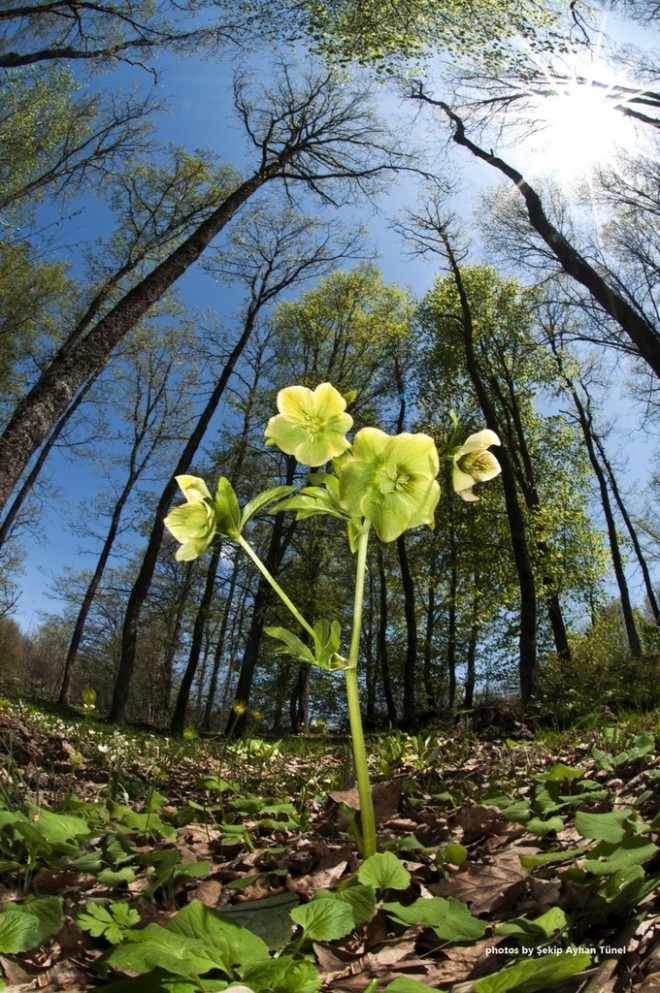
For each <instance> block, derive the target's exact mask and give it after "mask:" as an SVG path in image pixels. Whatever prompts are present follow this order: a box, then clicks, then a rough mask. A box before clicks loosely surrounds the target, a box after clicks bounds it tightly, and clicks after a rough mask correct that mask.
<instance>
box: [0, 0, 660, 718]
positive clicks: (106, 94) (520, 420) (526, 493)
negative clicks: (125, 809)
mask: <svg viewBox="0 0 660 993" xmlns="http://www.w3.org/2000/svg"><path fill="white" fill-rule="evenodd" d="M439 6H440V5H438V4H434V3H428V2H427V3H425V2H422V0H402V2H401V3H397V4H393V5H391V6H389V5H388V6H385V5H381V4H378V3H376V4H373V5H372V4H369V3H353V2H349V0H345V2H336V3H327V4H315V3H304V2H297V0H279V2H276V3H268V4H261V3H258V2H256V3H250V2H248V0H244V2H243V0H238V2H232V3H231V4H229V3H225V2H224V0H187V2H175V0H160V2H146V0H124V2H121V3H113V2H105V3H92V2H74V0H71V2H64V0H51V2H46V0H44V2H39V3H36V4H30V5H27V4H25V5H24V4H20V3H13V2H5V3H1V4H0V87H1V88H2V96H1V100H0V108H1V110H0V211H1V213H0V218H1V223H2V232H1V233H2V241H1V243H0V253H1V265H0V299H1V300H2V308H1V313H0V322H1V335H0V378H1V380H2V394H1V402H0V416H1V418H2V424H3V436H2V440H1V442H0V458H1V464H2V474H1V479H0V500H1V502H2V506H3V518H2V523H1V525H0V542H1V543H2V544H1V549H0V556H1V558H0V582H1V604H0V610H1V616H0V646H1V652H0V659H1V661H0V689H1V690H2V692H4V693H6V694H7V695H9V696H12V697H16V696H27V697H30V698H37V699H41V700H47V701H59V702H60V703H69V702H79V701H80V699H81V694H82V692H83V690H85V689H87V688H92V689H93V690H94V691H95V693H96V707H97V710H98V711H99V712H100V713H103V714H108V715H109V716H110V717H111V719H113V720H115V721H119V722H124V721H131V722H142V723H146V724H149V725H153V726H157V727H167V728H171V729H172V730H173V731H174V732H181V731H183V730H184V728H186V727H194V728H198V729H199V728H204V729H222V728H225V727H227V726H228V725H230V726H231V729H232V731H240V730H243V729H245V727H247V726H250V727H252V728H254V727H256V728H258V729H259V731H260V733H265V732H266V731H269V730H274V731H278V730H281V729H283V728H291V729H293V730H294V731H295V730H301V729H305V728H308V727H309V726H310V725H313V724H314V723H315V722H316V723H317V724H318V723H319V722H326V723H327V724H328V725H330V726H332V727H337V726H341V725H342V723H343V722H344V713H343V711H342V705H341V703H338V694H337V687H336V685H335V684H334V682H333V679H332V677H328V676H327V674H325V673H323V674H319V673H317V672H316V671H312V670H311V669H310V668H309V667H305V666H303V665H298V664H296V663H293V662H291V661H287V660H283V659H282V658H281V657H279V656H277V655H276V654H275V653H274V644H273V643H272V642H271V641H270V639H269V638H268V637H267V636H266V635H265V633H264V628H265V627H267V626H268V625H270V624H278V623H286V621H285V620H284V618H282V617H281V615H280V613H279V611H280V608H279V607H278V605H277V603H276V602H274V601H273V599H272V598H271V596H270V594H269V592H268V589H267V588H266V587H265V585H264V584H263V583H261V582H260V581H259V579H258V576H257V575H256V573H255V571H254V569H253V567H252V566H251V565H250V563H249V562H248V561H247V560H246V559H245V558H244V557H242V556H241V555H238V554H235V551H234V549H233V548H230V547H228V546H227V547H225V546H220V547H218V548H217V549H216V550H215V552H214V553H213V554H211V555H208V556H206V557H204V558H202V559H201V560H199V561H196V562H194V563H190V564H181V563H177V562H176V561H175V559H174V550H175V543H174V542H173V541H172V540H171V539H169V538H168V537H166V536H165V535H164V533H163V532H164V529H163V524H162V521H163V518H164V516H165V515H166V513H167V511H168V509H169V508H170V506H171V505H172V503H173V502H176V501H178V499H179V497H178V495H177V488H176V484H175V482H174V476H175V475H176V474H180V473H187V472H191V473H194V474H196V475H200V476H203V477H204V478H206V479H207V480H209V482H210V483H213V481H214V480H215V478H216V477H217V476H218V475H225V476H227V477H229V478H230V479H231V481H232V483H233V485H234V487H235V488H236V490H237V492H238V493H239V495H240V497H241V499H242V500H243V501H245V500H247V499H249V498H250V497H251V496H252V495H254V493H255V491H256V490H257V489H262V488H265V487H267V486H271V485H276V484H277V483H279V482H289V483H291V482H293V483H296V484H298V483H301V482H302V479H303V477H302V476H301V475H300V469H299V467H297V466H296V465H295V463H294V462H293V460H291V459H289V458H287V457H286V456H283V455H281V454H279V453H277V452H275V451H273V449H268V448H266V447H265V446H264V438H263V430H264V426H265V423H266V421H267V419H268V418H269V417H270V416H271V415H272V414H273V413H274V411H275V396H276V393H277V390H278V389H280V388H281V387H283V386H285V385H290V384H292V383H301V384H304V385H307V386H311V387H314V386H316V385H317V384H318V383H319V382H323V381H326V380H330V381H331V382H332V383H333V384H334V385H336V386H337V387H338V388H339V389H340V390H342V391H345V392H347V391H349V390H355V391H357V398H356V400H355V403H354V405H353V407H352V408H351V413H352V414H353V417H354V419H355V427H356V429H357V428H359V427H361V426H363V425H365V424H377V425H379V426H380V427H382V428H383V429H385V430H387V431H392V432H395V431H401V430H423V431H425V432H428V433H430V434H432V435H433V436H434V438H435V439H436V441H437V444H438V447H439V449H440V450H441V451H442V450H443V449H444V448H445V447H446V445H447V443H448V441H449V438H450V436H451V433H452V423H451V419H450V411H452V410H453V411H455V413H456V415H457V416H458V419H459V421H460V425H461V429H462V431H463V432H464V434H465V436H467V434H469V433H470V432H472V431H476V430H479V429H481V428H482V427H484V426H488V427H489V428H492V429H493V430H495V431H496V432H497V433H498V434H499V436H500V438H501V440H502V447H501V449H500V450H498V457H501V462H502V476H501V480H498V481H496V482H495V483H492V484H490V485H489V486H488V487H484V489H483V491H482V493H481V494H480V495H481V497H482V499H481V500H480V502H478V503H475V504H464V503H462V502H461V501H460V500H458V499H457V498H456V497H454V495H453V494H452V493H451V483H450V478H449V469H447V475H446V476H445V478H443V479H442V480H441V482H442V486H443V498H442V500H441V504H440V507H439V510H438V515H437V522H436V527H435V529H434V530H433V531H431V530H428V529H420V530H418V531H416V532H414V533H411V534H407V535H405V536H403V537H402V538H400V539H399V540H398V541H396V542H394V543H391V544H388V545H380V546H379V545H377V544H376V543H374V544H373V547H372V550H371V558H370V562H369V569H368V583H367V585H368V604H367V613H366V619H365V627H364V644H363V659H364V664H363V669H362V676H363V681H364V708H365V711H366V716H367V718H368V719H369V720H370V721H372V722H373V723H374V725H377V724H379V723H384V724H391V725H395V726H396V725H400V726H405V727H408V728H413V727H415V726H416V725H418V724H419V723H420V722H423V721H424V720H426V719H428V718H429V717H430V716H432V715H438V714H444V713H447V712H449V711H451V710H453V709H455V708H457V707H462V708H470V707H472V706H473V704H474V703H475V701H476V700H478V699H480V698H483V697H484V696H485V695H487V694H491V695H492V694H495V695H506V694H512V695H517V694H520V695H521V697H522V699H523V702H525V703H529V702H531V701H533V700H541V699H543V700H544V701H545V705H546V706H548V707H551V708H557V710H558V712H559V711H562V712H564V713H571V712H573V713H575V712H577V711H579V709H580V707H581V706H584V705H586V704H588V705H589V706H590V707H591V706H593V704H594V702H598V701H600V700H602V701H603V702H609V703H610V704H612V703H614V704H616V703H619V702H623V703H630V704H633V705H637V706H646V705H649V704H652V703H655V702H657V689H656V687H657V679H658V674H659V673H658V668H659V665H660V654H659V653H660V629H659V628H658V617H659V607H658V585H657V569H658V555H659V542H660V520H659V518H658V511H657V495H658V488H659V486H660V474H659V473H658V467H657V460H656V459H655V453H656V451H657V436H658V408H657V402H658V376H659V375H660V335H659V333H658V280H659V278H660V254H659V249H660V244H659V241H658V223H657V222H658V214H659V213H660V199H659V192H658V191H659V183H658V179H659V169H658V161H659V158H658V128H659V127H660V115H659V111H660V95H659V94H658V93H657V86H658V75H659V68H658V61H657V34H656V33H655V24H656V23H657V17H658V14H659V13H660V10H659V8H658V4H657V3H654V2H635V3H630V4H626V3H625V2H614V0H611V2H609V3H602V4H591V5H587V4H581V3H575V2H573V3H571V4H568V3H564V2H557V3H552V2H543V3H541V4H532V3H525V4H522V5H520V4H516V3H501V2H499V3H488V2H480V3H473V4H467V3H465V2H462V0H454V2H453V3H444V4H442V5H441V6H442V11H439V10H438V8H439ZM266 7H267V9H266ZM654 45H656V48H655V49H654V48H653V46H654ZM585 95H587V96H588V97H589V98H590V100H591V101H592V102H590V103H588V104H586V105H585V106H584V107H582V105H581V103H580V100H581V98H582V97H583V96H585ZM168 97H169V99H170V102H171V105H172V106H173V108H174V111H175V112H174V113H173V116H172V117H168V110H167V103H168ZM200 107H201V108H202V112H207V108H208V113H209V120H208V128H206V129H205V132H204V145H203V147H201V146H200V147H198V146H197V145H194V146H193V145H190V144H185V143H184V144H178V143H175V141H174V140H173V138H172V134H173V132H176V131H177V130H178V129H179V130H180V126H181V120H180V118H181V116H183V117H185V114H186V108H187V111H188V112H189V113H190V115H191V117H192V118H195V116H196V115H197V114H199V108H200ZM549 108H551V109H552V113H553V114H556V111H557V109H558V110H559V114H558V120H555V119H553V117H552V114H550V113H549ZM580 108H582V109H580ZM576 109H577V117H575V114H576ZM601 109H602V110H603V113H604V115H605V116H604V117H603V118H602V121H601V119H600V117H599V116H598V113H600V110H601ZM177 115H178V118H179V119H178V120H177ZM607 115H609V116H607ZM168 121H170V122H171V126H170V124H168ZM614 122H617V124H616V126H615V124H614ZM562 124H563V125H565V126H566V127H565V129H564V131H561V130H555V129H556V128H557V126H558V125H559V126H561V125H562ZM619 124H621V125H622V127H624V128H626V130H622V131H619V130H618V126H619ZM594 127H595V130H593V128H594ZM184 130H185V129H184ZM581 132H584V133H586V135H587V138H588V144H589V145H590V146H591V153H592V154H591V155H590V156H588V157H587V158H586V159H583V158H582V148H581V143H580V142H579V140H578V138H579V135H580V133H581ZM562 134H563V135H564V138H563V139H560V137H559V136H560V135H562ZM566 135H568V136H569V137H568V138H566ZM603 135H605V138H606V140H605V141H603V142H602V143H601V141H600V140H598V141H597V140H596V139H597V138H602V137H603ZM583 137H584V135H583ZM562 142H564V143H563V144H562ZM478 160H480V161H478ZM477 174H478V176H479V179H478V180H477V181H476V184H477V185H476V188H475V185H474V177H475V176H476V175H477ZM466 183H467V184H468V185H467V186H466ZM469 184H472V185H469ZM253 539H254V541H255V542H256V543H257V544H258V545H259V546H260V548H261V550H262V554H263V557H264V558H265V559H266V561H267V562H268V563H269V565H270V567H271V569H272V571H273V572H274V573H276V574H277V575H278V576H279V577H280V580H281V582H282V583H283V584H284V585H285V586H286V588H287V589H288V590H289V591H290V592H291V594H292V597H293V599H294V600H296V601H297V602H298V603H299V604H300V606H301V608H302V610H303V613H305V614H307V615H308V616H312V617H313V616H316V615H318V614H319V612H322V613H323V614H324V615H325V616H328V615H329V612H330V611H333V612H335V614H336V616H338V617H339V618H340V619H341V618H343V617H344V616H345V614H346V611H347V610H349V609H350V602H351V591H350V580H348V577H350V576H351V575H352V567H351V563H350V562H349V558H350V554H349V552H348V550H347V547H346V542H345V538H344V535H343V533H342V531H341V528H337V529H335V528H334V527H333V525H332V524H331V523H327V521H325V520H324V521H322V522H321V523H319V521H318V520H308V521H295V520H294V519H293V517H292V516H291V515H284V514H279V515H276V516H270V517H269V516H265V517H263V518H261V519H260V520H259V521H258V523H257V524H256V525H255V527H254V533H253ZM35 561H36V562H37V563H39V562H41V563H42V565H43V566H45V568H46V569H47V576H46V580H45V581H46V585H47V588H48V596H49V597H50V600H49V601H46V600H44V599H43V597H42V599H41V601H40V603H41V605H42V606H43V605H44V604H47V606H48V608H49V609H48V611H47V612H42V613H40V614H39V615H38V616H37V617H34V616H30V615H29V613H26V612H25V610H24V605H25V601H26V599H29V598H30V597H31V596H34V591H35V589H36V588H37V587H38V586H39V585H42V584H43V583H44V576H43V571H42V572H41V573H40V572H39V570H38V568H36V567H35ZM344 626H345V627H347V624H345V625H344ZM237 717H238V719H237Z"/></svg>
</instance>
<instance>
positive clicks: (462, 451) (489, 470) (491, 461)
mask: <svg viewBox="0 0 660 993" xmlns="http://www.w3.org/2000/svg"><path fill="white" fill-rule="evenodd" d="M499 444H501V442H500V439H499V438H498V437H497V435H496V434H495V432H494V431H491V430H490V429H489V428H486V429H485V430H483V431H477V433H476V434H471V435H470V437H469V438H468V440H467V441H466V442H465V444H464V445H461V447H460V448H459V449H457V450H456V451H455V452H454V454H453V456H452V461H453V463H454V465H453V469H452V483H453V486H454V492H456V493H458V495H459V496H460V497H461V498H462V499H463V500H467V501H475V500H478V499H479V497H478V496H477V495H476V494H475V493H474V492H473V489H472V487H473V486H474V484H475V483H485V482H487V481H488V480H489V479H494V477H495V476H497V475H499V473H500V472H501V471H502V467H501V466H500V464H499V462H498V461H497V459H496V458H495V456H494V455H493V453H492V452H489V451H488V448H489V447H490V445H499Z"/></svg>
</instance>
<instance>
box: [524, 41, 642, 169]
mask: <svg viewBox="0 0 660 993" xmlns="http://www.w3.org/2000/svg"><path fill="white" fill-rule="evenodd" d="M638 92H639V90H638V89H637V88H636V87H635V86H634V84H632V85H631V84H629V83H628V81H627V80H625V81H624V80H621V79H619V78H616V77H615V75H614V73H613V69H612V67H611V66H609V65H608V63H607V62H606V61H605V60H604V59H602V58H598V57H597V58H594V59H593V60H591V62H590V63H589V65H587V66H580V65H577V64H576V65H574V66H571V67H570V68H569V67H567V66H566V64H564V65H562V66H560V67H552V68H551V69H549V68H547V67H541V66H540V65H538V64H537V66H536V67H535V69H534V71H533V72H532V73H531V74H530V77H529V78H528V80H527V82H526V83H524V84H522V85H521V84H520V83H518V85H517V92H515V98H514V99H513V100H512V98H511V94H509V97H508V100H509V108H510V109H513V108H514V107H515V111H514V112H515V117H516V122H517V129H518V133H519V135H520V138H519V142H518V143H519V144H522V145H523V146H524V148H525V150H526V151H527V153H528V154H530V155H531V156H532V157H533V163H532V170H533V172H535V173H536V172H538V173H539V174H541V175H545V176H551V177H553V178H555V179H557V180H558V181H560V182H563V183H571V184H574V183H579V182H580V181H581V180H590V179H592V178H593V177H594V175H595V174H596V173H597V171H598V170H599V169H602V168H606V167H608V166H613V165H614V163H615V160H616V158H617V155H618V153H619V152H620V151H621V150H622V149H625V148H632V147H635V146H636V145H637V144H638V140H639V136H638V134H637V132H636V128H635V125H634V123H633V121H632V119H631V117H630V116H629V115H628V114H627V112H626V111H627V109H628V108H627V101H628V100H630V99H631V98H632V97H634V95H635V94H636V93H638Z"/></svg>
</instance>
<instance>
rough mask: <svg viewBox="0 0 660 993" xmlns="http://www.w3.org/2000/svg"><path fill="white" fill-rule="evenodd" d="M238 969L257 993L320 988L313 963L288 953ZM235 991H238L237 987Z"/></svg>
mask: <svg viewBox="0 0 660 993" xmlns="http://www.w3.org/2000/svg"><path fill="white" fill-rule="evenodd" d="M308 906H311V904H308ZM238 971H239V975H240V977H241V979H244V980H246V982H247V983H248V984H249V986H250V987H254V989H255V990H258V991H259V993H270V991H271V990H273V991H276V993H318V991H319V990H320V989H321V982H320V979H319V974H318V971H317V968H316V966H315V965H314V963H313V962H310V961H308V960H306V959H302V960H301V959H294V958H292V957H291V956H290V955H283V956H282V957H281V958H271V959H268V960H265V961H261V962H250V964H249V965H245V966H242V967H241V968H240V969H239V970H238ZM243 989H244V987H243ZM231 990H232V987H231V986H230V987H229V988H228V990H227V993H231ZM236 993H239V990H238V989H237V990H236ZM240 993H242V990H241V991H240Z"/></svg>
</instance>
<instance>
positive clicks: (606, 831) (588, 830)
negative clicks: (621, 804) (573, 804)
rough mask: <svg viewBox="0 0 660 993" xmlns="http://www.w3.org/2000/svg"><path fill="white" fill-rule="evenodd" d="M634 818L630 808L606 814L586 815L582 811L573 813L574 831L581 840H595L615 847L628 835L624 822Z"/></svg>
mask: <svg viewBox="0 0 660 993" xmlns="http://www.w3.org/2000/svg"><path fill="white" fill-rule="evenodd" d="M631 816H632V817H634V816H635V812H634V811H633V810H631V809H630V808H625V809H624V810H611V811H610V812H609V813H607V814H586V813H584V811H582V810H578V811H576V813H575V829H576V831H578V833H579V834H581V835H582V837H583V838H596V839H598V840H599V841H608V842H610V843H611V844H614V845H616V844H617V843H618V842H620V841H622V840H623V838H624V837H625V836H626V835H627V834H630V831H629V830H628V829H627V826H626V822H627V821H629V820H630V818H631Z"/></svg>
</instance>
